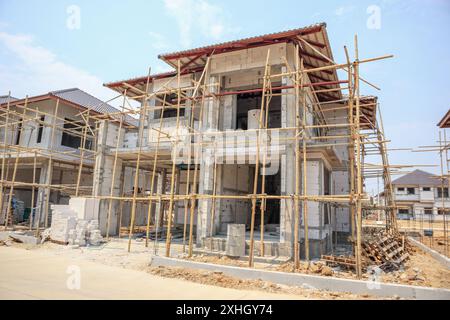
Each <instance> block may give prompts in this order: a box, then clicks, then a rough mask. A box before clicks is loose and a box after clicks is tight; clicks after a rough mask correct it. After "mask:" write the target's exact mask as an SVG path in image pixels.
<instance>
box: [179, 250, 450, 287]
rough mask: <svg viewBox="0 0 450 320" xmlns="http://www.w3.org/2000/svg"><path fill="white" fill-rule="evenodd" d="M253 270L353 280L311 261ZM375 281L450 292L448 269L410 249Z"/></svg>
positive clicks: (222, 260)
mask: <svg viewBox="0 0 450 320" xmlns="http://www.w3.org/2000/svg"><path fill="white" fill-rule="evenodd" d="M186 259H187V260H193V261H198V262H207V263H215V264H225V265H232V266H238V267H247V266H248V263H247V262H246V261H242V260H236V259H232V258H229V257H226V256H207V255H202V254H200V255H194V256H193V257H192V258H186ZM255 267H256V268H261V269H267V270H275V271H281V272H297V273H303V274H311V275H321V276H333V277H336V278H344V279H357V277H356V274H355V272H354V271H353V270H337V269H335V268H334V269H333V268H330V267H328V266H326V265H325V264H324V263H322V262H321V261H317V262H311V263H310V264H309V265H308V263H306V262H301V264H300V268H299V269H298V270H294V264H293V262H286V263H282V264H266V263H255ZM368 279H372V276H371V275H369V274H367V273H365V274H363V278H362V280H368ZM378 280H379V281H381V282H386V283H400V284H406V285H414V286H424V287H435V288H445V289H450V270H448V269H447V268H445V267H444V266H443V265H442V264H440V263H439V262H438V261H436V260H435V259H434V258H433V257H432V256H430V255H429V254H427V253H425V252H423V251H422V250H420V249H418V248H415V247H414V249H413V252H411V257H410V260H408V261H407V262H406V264H405V265H404V269H403V270H399V271H393V272H388V273H384V272H383V273H382V274H381V276H380V278H379V279H378Z"/></svg>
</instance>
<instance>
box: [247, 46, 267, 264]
mask: <svg viewBox="0 0 450 320" xmlns="http://www.w3.org/2000/svg"><path fill="white" fill-rule="evenodd" d="M269 58H270V49H268V50H267V57H266V65H265V71H264V75H265V77H264V84H263V89H264V90H263V97H262V99H261V110H260V113H259V129H261V127H262V123H263V115H264V112H265V103H264V101H265V91H266V90H267V78H268V76H269V68H270V65H269ZM259 143H260V131H258V133H257V135H256V159H255V176H254V177H253V196H252V215H251V222H250V251H249V259H248V265H249V267H253V248H254V243H255V239H254V234H255V230H254V229H255V211H256V199H257V193H258V178H259Z"/></svg>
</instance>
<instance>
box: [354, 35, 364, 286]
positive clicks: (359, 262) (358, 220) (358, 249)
mask: <svg viewBox="0 0 450 320" xmlns="http://www.w3.org/2000/svg"><path fill="white" fill-rule="evenodd" d="M358 59H359V58H358V37H357V36H356V35H355V62H354V69H355V95H356V108H355V109H356V115H355V123H356V136H355V138H356V139H355V140H356V155H357V157H356V167H357V171H356V179H357V183H356V186H357V195H356V214H357V218H356V253H357V254H356V269H357V271H356V273H357V277H358V278H359V279H361V277H362V257H361V242H362V209H361V196H362V176H361V140H360V136H359V131H360V116H359V114H360V106H359V60H358Z"/></svg>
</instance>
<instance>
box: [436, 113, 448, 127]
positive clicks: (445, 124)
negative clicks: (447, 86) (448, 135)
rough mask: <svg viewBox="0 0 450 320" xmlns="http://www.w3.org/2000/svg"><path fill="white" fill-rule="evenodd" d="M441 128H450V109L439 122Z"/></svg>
mask: <svg viewBox="0 0 450 320" xmlns="http://www.w3.org/2000/svg"><path fill="white" fill-rule="evenodd" d="M437 125H438V127H440V128H450V109H449V110H448V111H447V113H446V114H445V115H444V117H443V118H442V119H441V121H439V123H438V124H437Z"/></svg>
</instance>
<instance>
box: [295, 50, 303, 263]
mask: <svg viewBox="0 0 450 320" xmlns="http://www.w3.org/2000/svg"><path fill="white" fill-rule="evenodd" d="M295 49H296V55H295V70H296V71H297V72H296V73H295V82H296V83H300V84H303V74H300V73H301V63H302V62H299V57H300V48H299V46H298V45H296V46H295ZM302 100H303V99H302ZM302 102H303V101H302ZM303 112H304V109H303ZM304 117H305V114H303V115H302V118H304ZM295 126H296V127H297V130H296V131H295V137H296V139H295V195H296V197H295V199H294V206H295V217H294V218H295V219H294V268H295V270H298V269H299V267H300V243H299V232H300V208H299V206H300V204H299V201H298V197H297V196H298V195H299V194H300V178H299V175H300V143H299V141H298V140H299V139H300V137H299V135H300V90H299V86H295ZM302 132H303V141H304V140H305V132H304V131H302ZM303 212H304V210H303Z"/></svg>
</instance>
